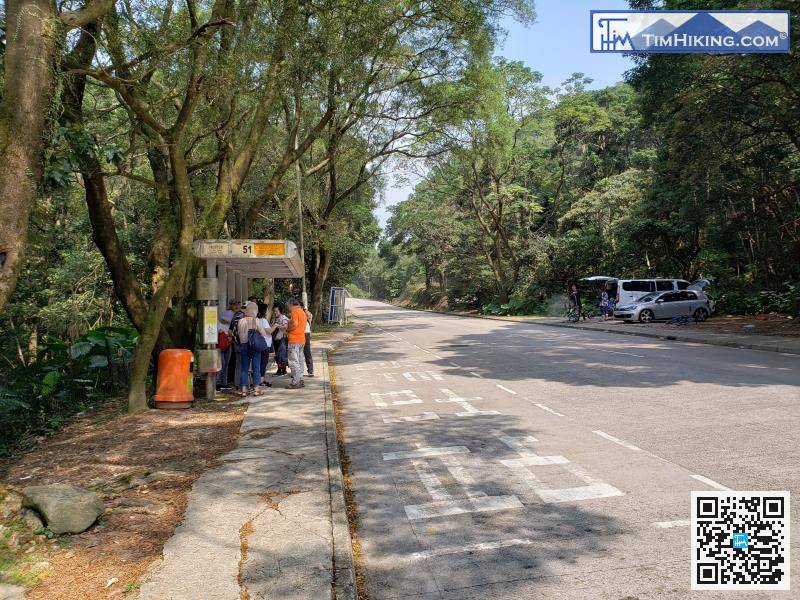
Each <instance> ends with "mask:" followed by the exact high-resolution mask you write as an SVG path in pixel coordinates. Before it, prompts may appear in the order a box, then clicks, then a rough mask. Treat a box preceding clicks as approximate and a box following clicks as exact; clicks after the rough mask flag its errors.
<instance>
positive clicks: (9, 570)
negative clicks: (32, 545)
mask: <svg viewBox="0 0 800 600" xmlns="http://www.w3.org/2000/svg"><path fill="white" fill-rule="evenodd" d="M26 531H27V529H26V527H25V523H24V522H23V521H22V520H21V519H13V520H11V521H8V522H7V523H5V525H4V526H3V530H2V532H0V572H2V573H3V574H4V577H3V582H5V583H10V584H12V585H21V586H24V587H26V588H32V587H33V586H35V585H36V584H37V583H39V582H40V581H41V580H42V579H44V578H45V577H47V576H48V575H50V568H49V563H46V562H45V560H44V558H42V557H41V556H39V555H38V554H36V553H32V554H21V553H20V550H19V549H18V548H16V547H15V546H14V545H13V544H12V543H11V539H12V537H14V535H15V534H17V535H20V534H23V533H25V532H26ZM45 565H47V566H45Z"/></svg>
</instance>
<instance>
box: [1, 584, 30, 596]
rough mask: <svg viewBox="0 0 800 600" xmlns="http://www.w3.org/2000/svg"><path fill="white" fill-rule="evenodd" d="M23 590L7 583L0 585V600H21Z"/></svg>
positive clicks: (23, 593) (23, 594)
mask: <svg viewBox="0 0 800 600" xmlns="http://www.w3.org/2000/svg"><path fill="white" fill-rule="evenodd" d="M23 598H25V588H24V587H20V586H18V585H11V584H8V583H0V600H23Z"/></svg>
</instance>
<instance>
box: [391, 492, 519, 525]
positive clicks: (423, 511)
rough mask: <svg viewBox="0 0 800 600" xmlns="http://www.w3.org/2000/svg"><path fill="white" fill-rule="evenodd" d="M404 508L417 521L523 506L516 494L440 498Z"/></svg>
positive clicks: (407, 514)
mask: <svg viewBox="0 0 800 600" xmlns="http://www.w3.org/2000/svg"><path fill="white" fill-rule="evenodd" d="M404 508H405V510H406V517H408V519H409V520H411V521H417V520H419V519H433V518H435V517H446V516H450V515H463V514H464V513H471V512H487V511H494V510H508V509H511V508H522V502H520V501H519V498H517V497H516V496H481V497H477V498H463V499H457V500H440V501H438V502H428V503H426V504H411V505H407V506H405V507H404Z"/></svg>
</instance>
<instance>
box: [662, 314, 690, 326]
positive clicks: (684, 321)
mask: <svg viewBox="0 0 800 600" xmlns="http://www.w3.org/2000/svg"><path fill="white" fill-rule="evenodd" d="M691 322H692V318H691V317H689V316H687V315H680V316H677V317H672V318H671V319H670V320H669V321H667V325H677V326H678V327H680V326H681V325H688V324H689V323H691Z"/></svg>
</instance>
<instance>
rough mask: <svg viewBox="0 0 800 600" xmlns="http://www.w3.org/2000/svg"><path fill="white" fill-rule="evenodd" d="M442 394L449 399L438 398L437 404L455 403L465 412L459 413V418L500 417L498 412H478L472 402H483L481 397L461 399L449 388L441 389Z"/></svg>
mask: <svg viewBox="0 0 800 600" xmlns="http://www.w3.org/2000/svg"><path fill="white" fill-rule="evenodd" d="M440 389H441V391H442V393H443V394H444V395H445V396H447V398H436V402H453V403H455V404H458V405H459V406H460V407H461V408H463V409H464V410H463V412H457V413H456V416H457V417H474V416H477V415H499V414H500V412H499V411H496V410H478V409H477V408H475V407H474V406H472V404H471V403H470V400H482V399H483V398H481V397H480V396H475V397H474V398H461V397H460V396H458V395H457V394H456V393H455V392H454V391H453V390H449V389H447V388H440Z"/></svg>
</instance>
